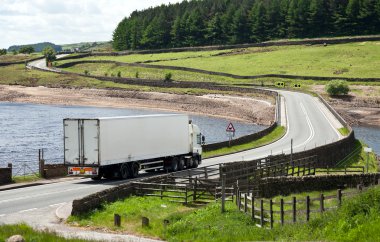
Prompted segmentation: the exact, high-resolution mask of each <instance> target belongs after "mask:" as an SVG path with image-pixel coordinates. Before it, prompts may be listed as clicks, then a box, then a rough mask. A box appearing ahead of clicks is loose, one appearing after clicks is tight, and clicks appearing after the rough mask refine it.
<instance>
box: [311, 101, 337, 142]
mask: <svg viewBox="0 0 380 242" xmlns="http://www.w3.org/2000/svg"><path fill="white" fill-rule="evenodd" d="M321 104H322V105H324V104H323V103H321ZM316 105H317V107H318V109H319V111H321V113H322V115H323V116H324V117H325V119H326V120H327V122H328V123H329V124H330V126H331V128H332V129H333V130H334V131H335V133H336V135H337V136H338V140H339V139H340V138H341V137H342V135H341V134H340V133H339V131H338V130H337V129H336V128H335V127H334V126H333V124H332V123H331V122H330V119H329V118H328V117H327V116H326V114H325V113H324V112H323V110H322V109H321V107H320V104H319V103H316ZM325 108H326V109H327V110H328V108H327V107H326V106H325ZM328 111H329V112H330V110H328ZM339 123H340V122H339Z"/></svg>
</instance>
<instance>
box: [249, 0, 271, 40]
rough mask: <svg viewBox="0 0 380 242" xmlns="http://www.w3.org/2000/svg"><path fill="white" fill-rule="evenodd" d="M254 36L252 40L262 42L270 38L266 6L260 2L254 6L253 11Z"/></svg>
mask: <svg viewBox="0 0 380 242" xmlns="http://www.w3.org/2000/svg"><path fill="white" fill-rule="evenodd" d="M251 23H252V35H251V40H253V41H254V42H261V41H264V40H266V39H267V36H268V29H267V26H268V20H267V14H266V9H265V6H264V4H263V3H262V2H261V1H259V2H256V3H255V4H254V5H253V8H252V11H251Z"/></svg>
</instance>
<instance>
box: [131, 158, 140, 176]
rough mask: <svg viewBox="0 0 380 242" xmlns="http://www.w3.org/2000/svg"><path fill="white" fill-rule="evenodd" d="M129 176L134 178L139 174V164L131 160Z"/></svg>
mask: <svg viewBox="0 0 380 242" xmlns="http://www.w3.org/2000/svg"><path fill="white" fill-rule="evenodd" d="M129 168H130V170H129V171H130V178H136V177H138V176H139V164H137V163H136V162H133V163H132V164H131V165H130V167H129Z"/></svg>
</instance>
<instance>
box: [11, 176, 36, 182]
mask: <svg viewBox="0 0 380 242" xmlns="http://www.w3.org/2000/svg"><path fill="white" fill-rule="evenodd" d="M39 180H41V178H40V177H39V176H38V175H25V176H14V177H12V181H13V182H15V183H22V182H34V181H39Z"/></svg>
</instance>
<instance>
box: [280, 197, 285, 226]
mask: <svg viewBox="0 0 380 242" xmlns="http://www.w3.org/2000/svg"><path fill="white" fill-rule="evenodd" d="M280 217H281V218H280V220H281V225H284V222H285V221H284V199H283V198H281V201H280Z"/></svg>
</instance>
